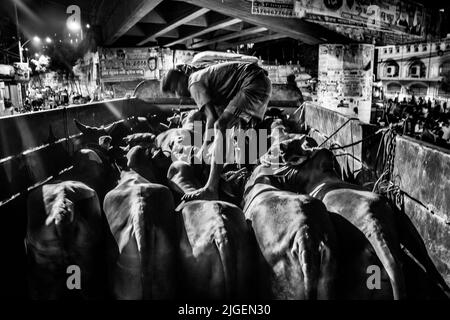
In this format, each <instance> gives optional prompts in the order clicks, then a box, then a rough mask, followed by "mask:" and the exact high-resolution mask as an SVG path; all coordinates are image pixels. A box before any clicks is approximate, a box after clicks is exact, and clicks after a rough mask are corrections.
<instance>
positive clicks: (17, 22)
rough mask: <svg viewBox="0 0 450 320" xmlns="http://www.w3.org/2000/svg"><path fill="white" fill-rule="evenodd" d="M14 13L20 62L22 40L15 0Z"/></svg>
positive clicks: (21, 60)
mask: <svg viewBox="0 0 450 320" xmlns="http://www.w3.org/2000/svg"><path fill="white" fill-rule="evenodd" d="M14 14H15V16H16V27H17V40H18V44H19V57H20V63H22V62H23V48H22V41H21V39H20V27H19V15H18V14H17V4H16V1H14Z"/></svg>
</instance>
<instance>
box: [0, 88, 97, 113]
mask: <svg viewBox="0 0 450 320" xmlns="http://www.w3.org/2000/svg"><path fill="white" fill-rule="evenodd" d="M94 101H99V99H98V97H97V96H95V97H94V98H91V97H90V96H82V95H81V94H80V93H78V92H76V91H72V92H70V93H69V92H68V90H67V89H61V90H58V91H54V90H52V89H50V88H49V87H47V88H38V89H32V90H28V92H27V96H26V98H25V99H24V102H23V107H19V106H18V105H14V103H13V102H12V101H11V99H9V98H4V110H3V111H1V110H0V116H8V115H14V114H19V113H25V112H33V111H40V110H49V109H56V108H58V107H63V106H69V105H73V104H83V103H89V102H94Z"/></svg>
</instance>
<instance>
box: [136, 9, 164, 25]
mask: <svg viewBox="0 0 450 320" xmlns="http://www.w3.org/2000/svg"><path fill="white" fill-rule="evenodd" d="M139 22H140V23H155V24H165V23H167V21H166V19H164V17H163V16H162V15H160V14H159V12H158V11H157V9H155V10H152V11H150V12H149V13H148V14H147V15H146V16H145V17H143V18H142V19H141V21H139Z"/></svg>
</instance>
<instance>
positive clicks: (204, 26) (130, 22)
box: [0, 0, 450, 50]
mask: <svg viewBox="0 0 450 320" xmlns="http://www.w3.org/2000/svg"><path fill="white" fill-rule="evenodd" d="M12 1H15V2H17V3H21V4H23V5H22V6H19V16H20V20H21V26H20V27H21V29H22V32H23V33H24V34H25V37H28V38H29V37H31V36H33V35H34V34H42V35H46V34H49V35H52V34H53V33H54V35H55V36H56V33H58V32H60V31H61V29H62V26H64V23H65V19H67V15H66V13H65V10H66V7H67V6H68V5H70V4H77V5H79V6H80V7H81V13H82V19H83V21H86V22H89V23H90V24H91V25H92V26H97V27H98V28H97V29H98V31H97V32H98V33H99V35H100V36H99V37H96V38H97V40H98V44H99V45H103V46H105V45H106V46H130V47H134V46H166V47H179V48H191V49H196V50H204V49H205V50H206V49H213V50H226V49H229V48H235V47H236V46H237V45H239V44H243V43H248V42H253V43H259V42H266V41H269V40H278V39H282V38H291V39H295V40H298V41H300V42H302V43H305V44H318V43H324V42H334V43H345V42H349V41H354V40H350V39H349V38H348V37H346V36H344V35H342V33H339V32H338V31H332V30H331V28H327V27H325V26H322V25H319V24H316V23H313V22H308V21H305V20H304V19H289V18H283V17H272V16H259V15H254V14H251V1H250V0H126V1H124V0H58V1H56V0H55V1H53V0H9V1H7V2H12ZM377 1H378V0H377ZM382 1H384V0H382ZM386 1H393V0H386ZM401 1H407V0H401ZM356 2H358V0H356V1H355V3H356ZM416 2H419V3H422V4H423V5H424V6H425V7H428V8H435V9H436V8H441V7H445V8H447V9H446V16H447V17H449V14H448V13H447V12H450V10H448V9H450V2H448V1H444V2H443V1H440V0H418V1H416ZM5 3H6V2H4V1H1V2H0V9H2V6H3V5H4V4H5ZM8 8H9V9H8V10H7V15H9V16H10V20H11V21H14V20H15V19H14V15H13V13H12V9H11V8H12V6H11V5H10V6H9V7H8ZM24 8H25V9H24ZM10 11H11V12H10ZM36 17H38V18H39V19H36ZM447 20H448V19H447ZM444 24H449V22H448V21H447V22H445V21H444ZM50 28H51V29H52V30H54V31H52V32H48V29H50ZM41 29H42V30H41ZM446 29H448V30H450V28H448V26H447V28H446ZM444 36H445V34H444Z"/></svg>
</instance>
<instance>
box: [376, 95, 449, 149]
mask: <svg viewBox="0 0 450 320" xmlns="http://www.w3.org/2000/svg"><path fill="white" fill-rule="evenodd" d="M377 122H378V124H379V125H380V126H389V125H394V126H396V127H398V128H399V129H400V131H401V132H402V133H403V134H405V135H408V136H411V137H414V138H416V139H419V140H422V141H426V142H428V143H432V144H435V145H438V146H440V147H444V148H448V149H450V108H449V107H448V106H447V102H443V101H439V100H434V101H431V99H427V100H426V99H425V98H423V97H419V98H416V97H415V96H412V97H411V98H410V99H409V100H407V99H406V98H404V99H403V100H401V101H399V99H398V98H395V99H389V100H388V101H387V102H386V103H385V107H384V109H383V112H382V115H379V116H378V117H377Z"/></svg>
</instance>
